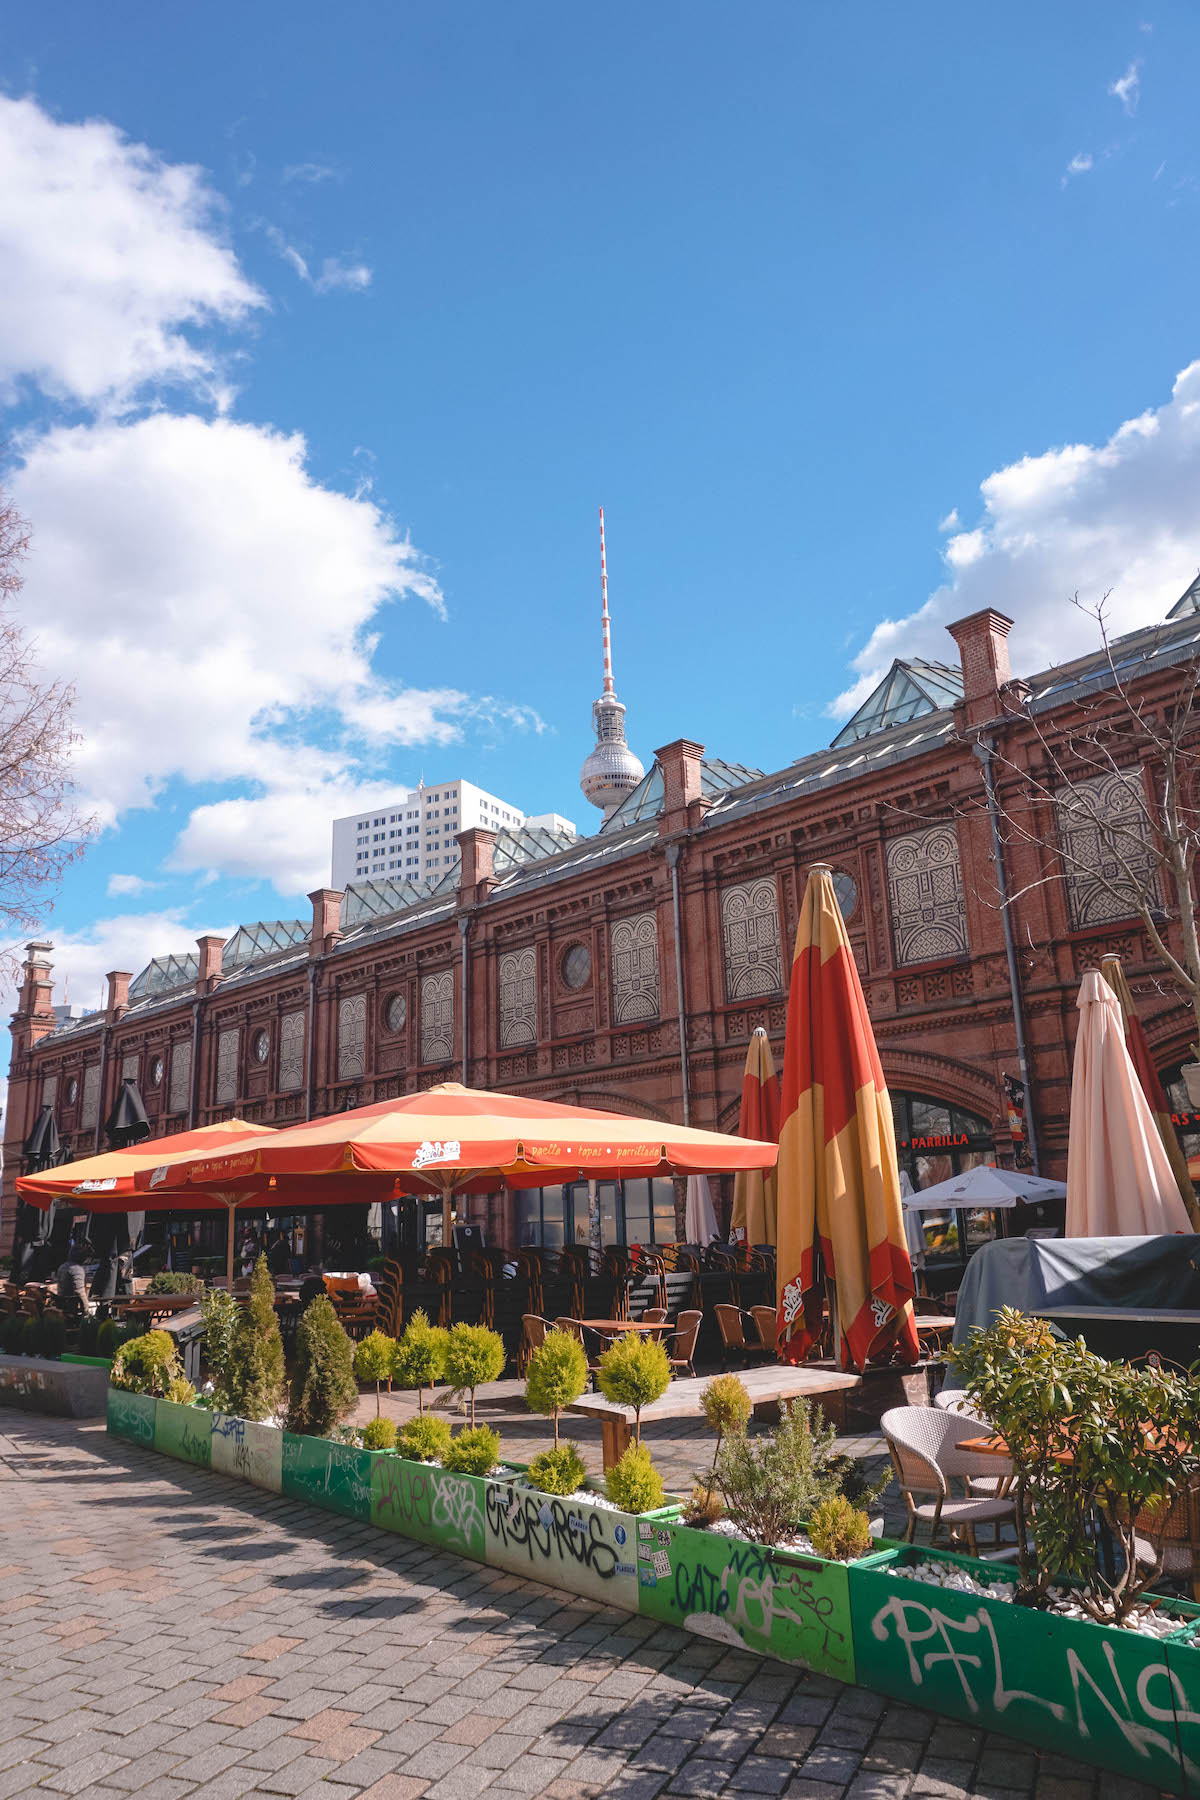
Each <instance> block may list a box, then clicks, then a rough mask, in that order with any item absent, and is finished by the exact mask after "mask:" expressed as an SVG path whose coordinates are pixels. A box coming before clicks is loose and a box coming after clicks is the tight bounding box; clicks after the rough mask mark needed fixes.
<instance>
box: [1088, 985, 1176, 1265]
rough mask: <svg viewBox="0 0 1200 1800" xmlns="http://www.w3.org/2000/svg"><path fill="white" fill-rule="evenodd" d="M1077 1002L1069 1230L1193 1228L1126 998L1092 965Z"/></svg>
mask: <svg viewBox="0 0 1200 1800" xmlns="http://www.w3.org/2000/svg"><path fill="white" fill-rule="evenodd" d="M1076 1004H1077V1005H1078V1007H1079V1035H1078V1037H1077V1038H1076V1040H1075V1065H1074V1069H1073V1071H1072V1076H1071V1137H1070V1143H1069V1146H1068V1150H1067V1222H1066V1234H1067V1236H1068V1237H1155V1236H1160V1235H1163V1234H1165V1233H1170V1232H1176V1231H1185V1232H1190V1231H1191V1229H1192V1224H1191V1220H1190V1219H1189V1217H1188V1213H1187V1208H1186V1207H1185V1206H1184V1203H1183V1200H1182V1198H1181V1197H1180V1193H1179V1184H1178V1182H1177V1181H1176V1179H1175V1177H1174V1175H1173V1174H1172V1172H1171V1165H1170V1163H1169V1162H1168V1160H1167V1153H1166V1151H1165V1150H1164V1149H1163V1142H1162V1138H1161V1137H1160V1136H1159V1134H1158V1127H1157V1126H1156V1124H1155V1122H1154V1114H1153V1113H1152V1112H1151V1111H1150V1106H1149V1103H1148V1102H1147V1100H1146V1096H1145V1094H1144V1092H1143V1091H1142V1084H1141V1082H1140V1081H1139V1080H1138V1074H1137V1070H1136V1069H1135V1068H1134V1066H1133V1061H1132V1059H1131V1057H1130V1055H1129V1051H1128V1049H1127V1048H1126V1045H1125V1022H1124V1020H1123V1018H1122V1016H1121V1006H1120V1002H1119V1001H1118V999H1117V996H1116V995H1115V994H1114V993H1113V991H1112V989H1111V988H1110V987H1109V986H1108V983H1107V982H1105V981H1104V980H1103V979H1102V978H1101V976H1100V972H1099V970H1097V969H1087V970H1085V972H1084V976H1083V981H1082V982H1081V984H1080V988H1079V999H1078V1001H1077V1003H1076Z"/></svg>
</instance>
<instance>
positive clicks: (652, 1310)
mask: <svg viewBox="0 0 1200 1800" xmlns="http://www.w3.org/2000/svg"><path fill="white" fill-rule="evenodd" d="M638 1322H639V1324H641V1325H665V1324H666V1322H667V1309H666V1307H665V1306H648V1307H647V1308H646V1310H645V1312H644V1313H643V1314H642V1316H641V1319H640V1320H639V1321H638Z"/></svg>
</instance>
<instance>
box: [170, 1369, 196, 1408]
mask: <svg viewBox="0 0 1200 1800" xmlns="http://www.w3.org/2000/svg"><path fill="white" fill-rule="evenodd" d="M165 1398H166V1399H168V1400H174V1402H175V1404H176V1405H177V1406H192V1405H194V1404H195V1400H196V1390H195V1388H194V1387H193V1386H192V1384H191V1382H190V1381H189V1380H188V1378H187V1376H186V1375H173V1376H172V1377H171V1379H170V1381H169V1382H168V1383H167V1392H166V1395H165Z"/></svg>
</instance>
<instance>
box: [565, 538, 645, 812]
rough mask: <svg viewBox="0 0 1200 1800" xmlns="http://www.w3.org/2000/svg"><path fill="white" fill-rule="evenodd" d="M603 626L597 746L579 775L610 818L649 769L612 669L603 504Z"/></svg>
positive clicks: (595, 717)
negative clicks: (633, 744)
mask: <svg viewBox="0 0 1200 1800" xmlns="http://www.w3.org/2000/svg"><path fill="white" fill-rule="evenodd" d="M600 630H601V636H602V640H603V644H604V690H603V692H602V693H601V695H600V698H599V699H598V700H596V701H594V702H593V705H592V725H593V728H594V730H595V733H596V747H595V749H594V750H593V751H592V752H591V754H590V755H589V756H588V758H587V761H586V762H585V763H584V765H583V768H582V770H581V771H580V776H579V785H580V787H581V788H582V789H583V793H584V797H585V798H586V799H588V800H590V801H591V803H592V805H593V806H598V807H599V808H600V809H601V811H602V812H603V814H604V816H605V818H606V819H607V818H608V817H609V816H610V814H612V813H613V812H614V811H615V810H616V808H617V807H618V806H620V804H621V802H622V800H624V799H625V798H626V796H627V795H629V794H631V793H632V792H633V790H634V788H635V787H636V786H637V784H638V782H639V781H641V779H642V777H643V776H644V775H645V773H646V771H645V769H644V768H643V767H642V765H641V763H640V762H639V761H638V759H637V757H636V756H635V755H634V753H633V751H632V750H631V749H630V748H629V745H628V744H627V743H626V741H625V708H624V707H623V706H622V704H621V702H620V701H619V700H618V699H617V690H616V688H615V686H614V685H613V672H612V620H611V618H610V616H609V611H608V559H607V557H606V555H605V548H604V508H603V507H601V508H600Z"/></svg>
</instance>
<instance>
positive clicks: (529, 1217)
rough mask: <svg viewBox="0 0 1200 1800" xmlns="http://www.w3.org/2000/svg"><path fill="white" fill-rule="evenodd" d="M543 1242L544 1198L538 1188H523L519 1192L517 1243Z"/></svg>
mask: <svg viewBox="0 0 1200 1800" xmlns="http://www.w3.org/2000/svg"><path fill="white" fill-rule="evenodd" d="M541 1241H542V1196H541V1194H540V1193H539V1191H538V1190H537V1188H521V1189H519V1190H518V1192H517V1242H518V1244H540V1243H541Z"/></svg>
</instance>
